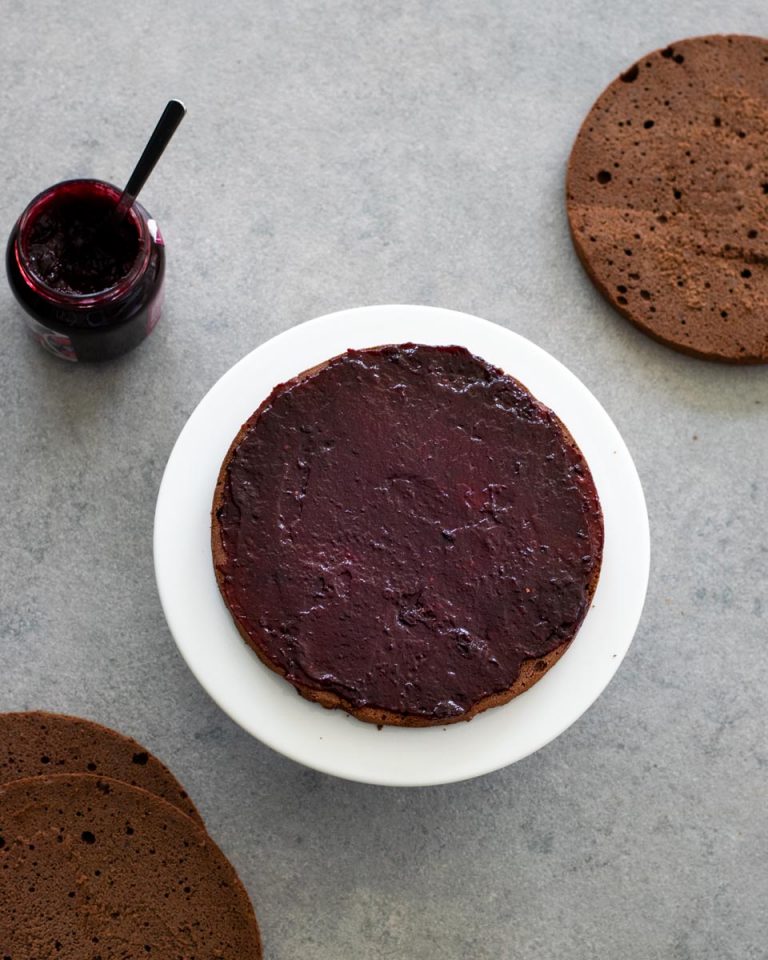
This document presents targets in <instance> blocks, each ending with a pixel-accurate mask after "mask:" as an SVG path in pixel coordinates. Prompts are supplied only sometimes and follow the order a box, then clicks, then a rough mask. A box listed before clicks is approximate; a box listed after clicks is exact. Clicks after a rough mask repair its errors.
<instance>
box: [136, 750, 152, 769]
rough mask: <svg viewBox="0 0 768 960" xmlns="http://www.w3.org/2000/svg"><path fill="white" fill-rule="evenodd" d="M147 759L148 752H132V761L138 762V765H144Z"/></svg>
mask: <svg viewBox="0 0 768 960" xmlns="http://www.w3.org/2000/svg"><path fill="white" fill-rule="evenodd" d="M148 760H149V754H148V753H145V752H142V753H134V755H133V762H134V763H138V765H139V766H140V767H144V766H146V764H147V761H148Z"/></svg>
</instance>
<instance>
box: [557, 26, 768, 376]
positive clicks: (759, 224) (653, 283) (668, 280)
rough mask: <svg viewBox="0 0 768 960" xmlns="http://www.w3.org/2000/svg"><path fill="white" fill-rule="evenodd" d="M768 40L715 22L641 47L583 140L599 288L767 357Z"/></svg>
mask: <svg viewBox="0 0 768 960" xmlns="http://www.w3.org/2000/svg"><path fill="white" fill-rule="evenodd" d="M767 135H768V41H766V40H764V39H761V38H759V37H744V36H708V37H696V38H694V39H690V40H683V41H680V42H679V43H674V44H671V45H670V46H668V47H665V48H664V49H663V50H657V51H655V52H654V53H649V54H648V55H647V56H645V57H642V58H641V59H640V60H638V61H637V63H635V64H634V65H633V66H631V67H630V68H629V69H627V70H626V71H625V72H624V73H622V74H621V76H619V77H617V78H616V80H614V81H613V83H611V84H610V86H608V87H607V88H606V90H604V91H603V93H602V94H601V95H600V97H599V98H598V99H597V101H596V103H595V104H594V106H593V107H592V109H591V111H590V113H589V114H588V116H587V118H586V119H585V121H584V123H583V124H582V127H581V130H580V131H579V134H578V137H577V138H576V142H575V144H574V147H573V151H572V153H571V158H570V162H569V165H568V176H567V184H566V190H567V205H568V219H569V221H570V227H571V235H572V237H573V242H574V245H575V247H576V251H577V253H578V255H579V257H580V259H581V261H582V263H583V264H584V267H585V268H586V270H587V273H588V274H589V276H590V277H591V279H592V281H593V282H594V283H595V285H596V286H597V288H598V290H600V292H601V293H602V294H603V295H604V296H605V297H606V298H607V299H608V300H609V302H610V303H611V304H612V305H613V306H614V307H616V309H617V310H618V311H619V312H620V313H622V314H623V315H624V316H625V317H626V318H627V319H629V320H631V321H632V322H633V323H634V324H636V325H637V326H638V327H640V329H641V330H643V331H644V332H645V333H648V334H650V335H651V336H652V337H655V338H656V339H657V340H660V341H662V342H663V343H665V344H667V345H668V346H671V347H675V348H676V349H678V350H682V351H684V352H686V353H690V354H694V355H695V356H699V357H703V358H705V359H710V360H722V361H728V362H733V363H765V362H768V222H767V221H766V210H767V209H768V165H766V158H765V141H766V136H767Z"/></svg>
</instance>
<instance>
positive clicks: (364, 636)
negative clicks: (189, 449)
mask: <svg viewBox="0 0 768 960" xmlns="http://www.w3.org/2000/svg"><path fill="white" fill-rule="evenodd" d="M215 507H216V509H215V513H214V549H215V548H216V543H217V541H218V542H219V543H220V545H221V548H222V549H221V552H220V553H218V554H217V575H218V579H219V583H220V586H221V589H222V593H223V596H224V599H225V601H226V603H227V605H228V607H229V609H230V611H231V612H232V614H233V616H234V618H235V620H236V621H237V622H238V624H239V626H240V628H241V631H242V632H243V633H244V635H246V637H247V639H248V641H249V643H250V644H251V645H252V646H253V647H254V648H255V649H257V650H258V651H260V653H261V654H262V655H263V656H264V657H266V659H267V660H268V661H269V662H271V663H272V664H274V665H275V666H276V667H277V669H278V670H279V672H281V673H283V674H284V675H285V676H286V678H287V679H288V680H290V681H292V682H294V683H295V684H297V685H299V686H300V687H301V686H303V687H305V688H309V689H310V690H314V691H331V692H333V693H334V694H336V695H337V696H339V697H341V698H343V699H344V701H345V702H347V703H349V704H351V705H352V706H353V707H356V708H358V707H365V706H370V707H376V708H379V709H383V710H387V711H391V712H392V713H395V714H398V715H407V716H413V717H421V718H431V719H433V720H439V718H455V717H457V716H460V715H461V714H464V713H466V712H467V711H469V710H470V709H471V708H472V706H473V705H474V704H477V703H478V702H479V701H481V700H483V699H484V698H487V697H490V696H493V695H495V694H499V693H503V692H504V691H506V690H508V689H509V688H510V687H512V686H513V685H514V683H515V681H516V679H517V677H518V674H519V673H520V668H521V665H522V664H523V662H524V661H526V660H528V659H530V658H540V657H543V656H545V655H547V654H549V653H551V652H552V651H554V650H555V649H557V648H558V647H560V646H561V645H563V644H564V643H566V642H568V641H570V640H571V639H572V638H573V637H574V635H575V633H576V631H577V630H578V627H579V625H580V624H581V622H582V620H583V618H584V616H585V614H586V611H587V608H588V606H589V603H590V600H591V596H592V593H593V591H594V588H595V584H596V581H597V576H598V573H599V569H600V560H601V555H602V542H603V525H602V514H601V510H600V504H599V500H598V496H597V492H596V489H595V486H594V483H593V481H592V477H591V475H590V472H589V469H588V467H587V465H586V463H585V461H584V458H583V456H582V455H581V452H580V451H579V450H578V448H577V447H576V444H575V443H574V441H573V439H572V438H571V437H570V435H569V434H568V433H567V431H566V430H565V428H564V427H563V425H562V423H561V422H560V421H559V419H558V418H557V417H556V416H555V414H554V413H553V412H552V411H551V410H549V409H548V408H546V407H545V406H543V405H542V404H540V403H539V402H538V401H537V400H536V399H535V398H534V397H533V396H532V395H531V394H530V393H529V392H528V391H527V390H526V389H525V388H524V387H523V386H522V385H521V384H520V383H518V382H517V381H516V380H514V379H512V378H511V377H509V376H506V375H505V374H503V373H502V372H501V371H500V370H498V369H496V368H495V367H492V366H490V365H489V364H487V363H485V362H484V361H483V360H481V359H479V358H478V357H475V356H472V355H471V354H470V353H469V352H468V351H467V350H465V349H464V348H462V347H428V346H418V345H414V344H403V345H400V346H386V347H378V348H375V349H371V350H363V351H357V350H350V351H348V352H347V353H345V354H344V355H342V356H340V357H337V358H336V359H334V360H331V361H330V362H329V363H328V364H327V365H325V366H323V367H322V368H320V369H319V370H315V371H314V372H310V373H308V374H306V375H302V376H300V377H298V378H296V379H295V380H293V381H290V382H289V383H286V384H282V385H280V386H278V387H276V388H275V390H274V391H273V392H272V394H271V395H270V397H269V398H268V399H267V400H266V401H265V403H264V404H262V406H261V407H260V408H259V409H258V410H257V411H256V413H255V414H254V415H253V416H252V417H251V419H250V420H249V421H248V422H247V424H246V425H245V426H244V428H243V430H242V431H241V434H240V435H239V438H238V439H237V440H236V442H235V444H233V447H232V449H231V450H230V454H229V456H228V458H227V460H225V463H224V466H223V468H222V473H221V476H220V485H219V488H218V493H217V498H216V501H215ZM215 552H216V551H215Z"/></svg>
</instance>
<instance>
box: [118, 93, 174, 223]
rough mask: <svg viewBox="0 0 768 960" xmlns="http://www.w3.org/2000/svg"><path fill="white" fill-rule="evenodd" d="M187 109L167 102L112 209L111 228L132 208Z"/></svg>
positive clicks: (172, 102) (171, 101)
mask: <svg viewBox="0 0 768 960" xmlns="http://www.w3.org/2000/svg"><path fill="white" fill-rule="evenodd" d="M186 112H187V108H186V107H185V106H184V104H183V103H182V102H181V100H169V101H168V103H167V104H166V107H165V110H163V112H162V115H161V116H160V119H159V120H158V121H157V126H156V127H155V129H154V130H153V131H152V136H151V137H150V138H149V140H148V141H147V145H146V147H144V152H143V153H142V155H141V156H140V157H139V162H138V163H137V164H136V166H135V167H134V170H133V173H132V174H131V177H130V179H129V180H128V183H127V184H126V185H125V190H123V192H122V194H121V195H120V199H119V200H118V202H117V206H116V207H115V209H114V212H113V214H112V216H111V217H110V220H111V222H112V225H113V226H117V224H119V223H120V221H121V220H122V219H123V217H124V216H125V215H126V213H128V211H129V210H130V209H131V207H132V206H133V202H134V200H135V199H136V197H137V196H138V195H139V191H140V190H141V188H142V187H143V186H144V184H145V183H146V182H147V179H148V177H149V175H150V173H152V171H153V170H154V169H155V164H156V163H157V161H158V160H159V159H160V157H161V156H162V155H163V151H164V150H165V148H166V147H167V146H168V144H169V143H170V140H171V137H172V136H173V135H174V133H175V132H176V128H177V127H178V125H179V124H180V123H181V121H182V120H183V119H184V114H185V113H186Z"/></svg>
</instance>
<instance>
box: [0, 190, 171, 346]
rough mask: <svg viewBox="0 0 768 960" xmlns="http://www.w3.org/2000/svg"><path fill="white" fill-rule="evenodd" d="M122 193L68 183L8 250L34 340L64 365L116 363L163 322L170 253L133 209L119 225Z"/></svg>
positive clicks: (22, 226)
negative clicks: (117, 216) (117, 212)
mask: <svg viewBox="0 0 768 960" xmlns="http://www.w3.org/2000/svg"><path fill="white" fill-rule="evenodd" d="M120 194H121V191H120V190H119V189H118V188H117V187H115V186H113V185H112V184H110V183H105V182H103V181H102V180H65V181H64V182H63V183H57V184H55V185H54V186H52V187H49V188H48V189H47V190H44V191H43V192H42V193H41V194H39V195H38V196H36V197H35V199H34V200H33V201H32V202H31V203H30V204H29V206H28V207H27V208H26V210H24V212H23V213H22V215H21V216H20V217H19V219H18V221H17V222H16V225H15V226H14V228H13V230H12V231H11V235H10V237H9V239H8V247H7V250H6V268H7V271H8V280H9V283H10V285H11V289H12V290H13V293H14V294H15V296H16V299H17V300H18V301H19V303H20V304H21V305H22V307H24V309H25V310H26V312H27V316H26V317H25V320H26V321H27V325H28V326H29V328H30V330H31V332H32V335H33V336H34V337H35V339H36V340H37V341H38V343H39V344H40V345H41V346H43V347H44V348H45V349H46V350H49V351H50V352H51V353H54V354H56V356H58V357H62V358H63V359H65V360H111V359H112V358H113V357H118V356H120V354H123V353H127V352H128V351H129V350H132V349H133V348H134V347H136V346H138V345H139V344H140V343H141V341H142V340H144V338H145V337H147V336H148V335H149V334H150V333H151V332H152V330H153V329H154V327H155V324H156V323H157V321H158V320H159V319H160V310H161V307H162V301H163V279H164V276H165V246H164V243H163V238H162V235H161V233H160V230H159V228H158V226H157V223H156V222H155V221H154V220H152V219H151V217H150V216H149V214H148V213H147V211H146V210H145V209H144V208H143V207H142V206H141V205H140V204H138V203H136V202H134V203H133V206H132V207H131V208H130V209H129V210H128V212H127V213H126V215H125V217H124V218H123V219H122V220H121V221H120V222H116V221H115V218H114V210H115V208H116V206H117V203H118V200H119V199H120Z"/></svg>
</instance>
